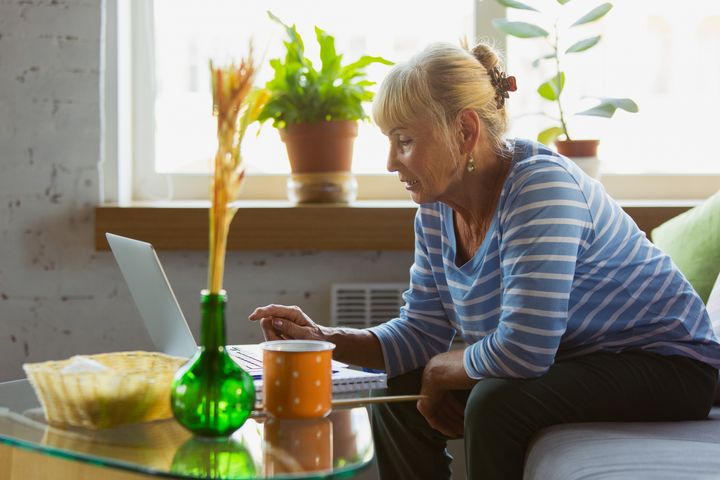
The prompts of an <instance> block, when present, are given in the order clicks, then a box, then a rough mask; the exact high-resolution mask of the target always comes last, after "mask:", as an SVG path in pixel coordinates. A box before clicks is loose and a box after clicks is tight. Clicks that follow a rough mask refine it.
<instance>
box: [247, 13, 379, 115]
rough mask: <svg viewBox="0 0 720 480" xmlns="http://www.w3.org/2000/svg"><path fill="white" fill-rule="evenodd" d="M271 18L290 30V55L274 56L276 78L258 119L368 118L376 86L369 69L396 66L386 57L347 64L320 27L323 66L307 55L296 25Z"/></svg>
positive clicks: (288, 31)
mask: <svg viewBox="0 0 720 480" xmlns="http://www.w3.org/2000/svg"><path fill="white" fill-rule="evenodd" d="M268 16H269V17H270V18H271V19H272V20H273V21H275V22H277V23H279V24H280V25H282V26H283V28H284V29H285V32H286V34H287V37H288V39H287V40H286V41H285V42H284V45H285V49H286V52H285V58H284V59H280V58H274V59H271V60H270V66H271V67H272V69H273V72H274V77H273V78H272V79H270V80H269V81H268V82H267V83H266V84H265V89H266V90H267V93H268V95H269V100H268V102H267V103H266V104H265V107H264V108H263V110H262V111H261V112H260V114H259V115H258V120H259V121H260V122H264V121H266V120H272V121H273V126H274V127H277V128H283V127H285V126H287V125H289V124H294V123H304V122H315V121H321V120H360V119H365V118H367V115H366V114H365V111H364V109H363V103H364V102H367V101H370V100H372V98H373V92H372V91H370V90H369V89H368V88H369V87H371V86H372V85H374V82H371V81H369V80H367V79H366V78H365V76H366V73H365V67H367V66H368V65H370V64H372V63H381V64H384V65H392V62H390V61H388V60H386V59H384V58H382V57H372V56H367V55H366V56H363V57H360V58H359V59H358V60H357V61H355V62H353V63H350V64H348V65H346V66H344V67H343V66H342V55H340V54H338V53H337V51H336V50H335V38H334V37H333V36H332V35H329V34H328V33H327V32H325V31H324V30H322V29H320V28H318V27H315V36H316V38H317V42H318V45H319V46H320V61H321V64H322V65H321V67H320V69H319V70H317V69H316V68H315V67H314V66H313V63H312V62H311V61H310V59H308V58H307V57H305V47H304V44H303V40H302V37H301V36H300V34H299V33H298V32H297V29H296V28H295V26H294V25H293V26H288V25H286V24H284V23H283V22H282V21H281V20H280V19H279V18H278V17H276V16H275V15H273V14H272V13H270V12H268Z"/></svg>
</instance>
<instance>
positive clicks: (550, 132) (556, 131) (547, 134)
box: [537, 127, 565, 145]
mask: <svg viewBox="0 0 720 480" xmlns="http://www.w3.org/2000/svg"><path fill="white" fill-rule="evenodd" d="M563 133H565V132H564V131H563V129H562V128H561V127H550V128H546V129H545V130H543V131H542V132H540V133H538V136H537V141H538V142H540V143H542V144H544V145H550V144H552V143H553V142H554V141H555V140H557V138H558V137H559V136H560V135H562V134H563Z"/></svg>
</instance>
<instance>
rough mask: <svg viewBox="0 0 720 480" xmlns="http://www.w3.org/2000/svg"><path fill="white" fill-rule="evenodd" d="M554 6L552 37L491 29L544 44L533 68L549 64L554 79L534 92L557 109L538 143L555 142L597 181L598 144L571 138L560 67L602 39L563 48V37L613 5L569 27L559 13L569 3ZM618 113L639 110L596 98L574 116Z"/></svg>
mask: <svg viewBox="0 0 720 480" xmlns="http://www.w3.org/2000/svg"><path fill="white" fill-rule="evenodd" d="M497 2H498V3H500V4H501V5H504V6H505V7H508V8H514V9H519V10H530V11H534V12H538V13H541V12H540V11H539V10H538V9H536V8H535V7H532V6H530V5H527V4H525V3H521V2H519V1H516V0H497ZM557 2H558V4H559V5H560V6H559V9H560V11H559V14H558V16H557V17H556V18H555V19H554V22H553V25H552V28H551V29H550V30H551V31H552V33H550V32H548V30H546V29H545V28H543V27H542V26H540V25H536V24H534V23H528V22H519V21H509V20H505V19H495V20H493V25H494V27H495V28H496V29H498V30H499V31H501V32H503V33H505V34H507V35H510V36H513V37H517V38H542V39H545V40H546V42H547V45H548V46H549V51H547V53H545V54H544V55H542V56H540V57H538V58H537V59H535V60H534V61H533V67H538V66H540V65H541V64H542V63H545V62H551V63H552V65H553V75H552V77H551V78H550V79H548V80H547V81H545V82H543V83H542V84H541V85H540V86H539V87H538V88H537V92H538V94H539V95H540V97H542V98H543V99H544V100H547V101H549V102H553V103H554V104H555V105H556V106H557V111H558V113H559V116H558V117H554V116H550V115H546V116H548V117H549V118H552V119H553V120H554V121H555V122H556V123H555V124H554V125H552V126H550V127H548V128H546V129H544V130H543V131H541V132H540V133H539V134H538V136H537V139H538V141H539V142H541V143H544V144H546V145H550V144H552V143H553V142H554V143H555V146H556V147H557V150H558V152H559V153H561V154H563V155H565V156H567V157H570V158H572V159H573V160H575V161H576V162H577V163H578V164H579V165H580V167H581V168H583V170H585V172H586V173H588V174H589V175H590V176H592V177H595V178H597V177H598V176H599V161H598V159H597V147H598V143H599V140H597V139H587V140H578V139H575V138H573V137H571V136H570V133H569V131H568V116H567V112H566V111H565V110H564V109H563V100H562V93H563V91H564V88H565V72H564V71H563V69H562V66H561V65H562V61H563V60H564V58H565V55H570V54H577V53H581V52H585V51H587V50H589V49H591V48H592V47H594V46H595V45H597V44H598V43H599V42H600V39H601V37H602V36H601V35H594V36H589V37H586V38H583V39H580V40H576V41H574V42H573V43H571V44H566V43H565V42H566V40H565V36H564V34H566V33H569V31H570V30H571V29H576V28H577V27H582V26H583V25H587V24H589V23H593V22H596V21H598V20H600V19H601V18H603V17H604V16H605V15H606V14H607V13H608V12H609V11H610V10H611V9H612V4H610V3H603V4H601V5H598V6H597V7H595V8H593V9H592V10H590V11H588V12H587V13H586V14H585V15H582V16H581V17H580V18H578V19H577V20H575V21H574V22H573V23H569V22H565V21H564V17H565V16H564V15H563V14H562V9H563V7H564V5H565V4H567V3H568V2H569V0H557ZM568 24H569V25H568ZM563 25H567V27H566V29H565V30H564V31H561V30H562V26H563ZM618 109H621V110H625V111H627V112H633V113H635V112H637V111H638V106H637V104H636V103H635V102H634V101H632V100H631V99H629V98H598V103H597V105H595V106H593V107H592V108H589V109H587V110H583V111H581V112H577V113H575V115H590V116H596V117H604V118H611V117H612V116H613V115H614V114H615V112H616V111H617V110H618ZM544 115H545V114H544Z"/></svg>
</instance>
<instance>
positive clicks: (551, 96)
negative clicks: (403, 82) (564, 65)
mask: <svg viewBox="0 0 720 480" xmlns="http://www.w3.org/2000/svg"><path fill="white" fill-rule="evenodd" d="M564 87H565V72H560V73H558V74H557V75H555V76H554V77H552V78H551V79H550V80H548V81H547V82H545V83H543V84H542V85H540V86H539V87H538V89H537V92H538V93H539V94H540V96H541V97H543V98H544V99H546V100H550V101H553V102H554V101H555V100H557V99H558V97H559V96H560V94H561V93H562V91H563V88H564Z"/></svg>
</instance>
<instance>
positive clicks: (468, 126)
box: [460, 108, 485, 155]
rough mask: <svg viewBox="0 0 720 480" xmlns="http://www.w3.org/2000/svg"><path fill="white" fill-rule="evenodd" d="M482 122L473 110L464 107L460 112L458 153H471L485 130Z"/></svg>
mask: <svg viewBox="0 0 720 480" xmlns="http://www.w3.org/2000/svg"><path fill="white" fill-rule="evenodd" d="M483 129H484V125H483V122H482V121H481V120H480V116H479V115H478V114H477V112H476V111H475V110H472V109H470V108H466V109H465V110H463V111H462V112H460V134H461V139H460V153H462V154H463V155H467V154H469V153H471V152H472V151H473V150H474V149H475V146H476V145H477V144H478V141H480V140H481V139H482V138H483V136H484V133H485V131H484V130H483Z"/></svg>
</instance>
